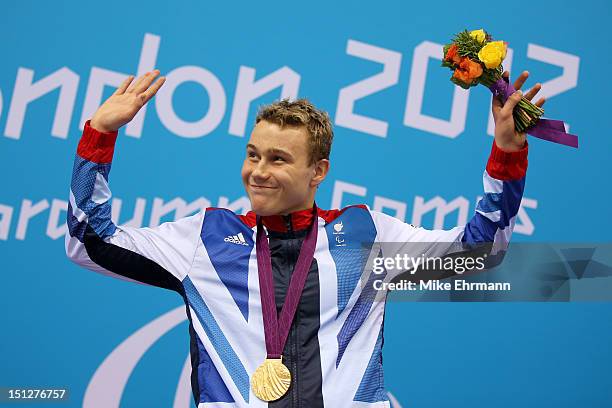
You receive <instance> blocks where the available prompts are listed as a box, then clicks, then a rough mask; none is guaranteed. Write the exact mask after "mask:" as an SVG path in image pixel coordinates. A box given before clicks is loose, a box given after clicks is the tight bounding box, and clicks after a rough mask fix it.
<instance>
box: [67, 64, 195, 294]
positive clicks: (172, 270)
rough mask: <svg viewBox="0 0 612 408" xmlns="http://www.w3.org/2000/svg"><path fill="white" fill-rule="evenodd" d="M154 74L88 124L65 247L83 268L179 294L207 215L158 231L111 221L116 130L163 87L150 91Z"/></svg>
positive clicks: (124, 87)
mask: <svg viewBox="0 0 612 408" xmlns="http://www.w3.org/2000/svg"><path fill="white" fill-rule="evenodd" d="M156 75H157V74H156V71H154V72H152V73H148V74H146V75H144V76H143V77H141V78H139V79H138V80H137V81H136V82H135V83H134V84H133V85H132V86H131V87H129V85H130V83H131V81H132V77H130V78H128V79H127V80H126V81H125V82H124V83H123V84H122V85H121V86H120V87H119V88H118V89H117V91H116V92H115V93H114V94H113V95H112V96H111V97H110V98H109V99H108V100H107V101H105V103H104V104H103V105H102V106H101V107H100V108H99V109H98V111H97V112H96V114H95V115H94V118H93V119H92V120H91V121H88V122H87V123H86V125H85V128H84V130H83V135H82V137H81V140H80V141H79V146H78V148H77V155H76V158H75V161H74V168H73V172H72V181H71V185H70V201H69V205H68V215H67V224H68V232H67V234H66V241H65V243H66V245H65V246H66V254H67V255H68V257H69V258H70V259H71V260H72V261H73V262H75V263H77V264H78V265H80V266H83V267H85V268H88V269H91V270H93V271H96V272H99V273H102V274H105V275H110V276H114V277H118V278H121V279H125V280H131V281H137V282H142V283H146V284H149V285H154V286H159V287H163V288H167V289H173V290H177V289H178V288H180V282H181V281H182V280H183V278H184V277H185V275H186V274H187V273H188V272H189V268H190V266H191V263H192V261H193V256H194V254H195V249H196V247H197V243H198V240H199V235H200V230H201V226H202V221H203V213H202V212H200V213H198V214H196V215H193V216H191V217H186V218H183V219H181V220H178V221H175V222H168V223H164V224H162V225H160V226H158V227H156V228H131V227H122V226H116V225H115V224H114V223H113V221H112V220H111V192H110V189H109V186H108V179H109V173H110V169H111V163H112V158H113V152H114V148H115V142H116V139H117V131H118V129H119V128H120V127H121V126H123V125H124V124H126V123H127V122H129V121H130V120H131V119H132V118H133V117H134V116H135V115H136V113H137V112H138V110H139V109H140V108H141V107H142V106H143V105H144V104H145V103H146V102H147V101H148V100H150V99H151V98H152V97H153V95H155V92H157V90H158V89H159V88H160V87H161V85H162V84H163V77H162V78H160V79H159V80H158V81H157V82H156V83H155V84H154V85H153V86H151V87H149V86H150V85H151V83H152V82H153V79H154V78H155V76H156ZM128 87H129V88H128ZM94 123H95V125H94Z"/></svg>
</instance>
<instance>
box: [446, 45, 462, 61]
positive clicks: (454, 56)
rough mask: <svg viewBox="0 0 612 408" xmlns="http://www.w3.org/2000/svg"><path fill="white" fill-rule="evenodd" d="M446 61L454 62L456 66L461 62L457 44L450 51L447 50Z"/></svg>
mask: <svg viewBox="0 0 612 408" xmlns="http://www.w3.org/2000/svg"><path fill="white" fill-rule="evenodd" d="M444 60H446V61H452V62H453V64H455V65H457V64H459V63H460V62H461V57H460V56H459V53H458V52H457V44H453V45H451V46H450V47H449V48H448V50H446V56H445V57H444Z"/></svg>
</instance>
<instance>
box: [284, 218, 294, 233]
mask: <svg viewBox="0 0 612 408" xmlns="http://www.w3.org/2000/svg"><path fill="white" fill-rule="evenodd" d="M283 218H284V219H285V227H286V228H287V232H293V225H291V214H287V215H283Z"/></svg>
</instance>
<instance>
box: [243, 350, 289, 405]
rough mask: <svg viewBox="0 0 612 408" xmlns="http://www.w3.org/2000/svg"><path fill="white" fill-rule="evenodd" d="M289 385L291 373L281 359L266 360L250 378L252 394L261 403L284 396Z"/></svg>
mask: <svg viewBox="0 0 612 408" xmlns="http://www.w3.org/2000/svg"><path fill="white" fill-rule="evenodd" d="M290 384H291V373H290V372H289V369H288V368H287V367H286V366H285V365H284V364H283V360H282V357H281V358H266V359H265V360H264V362H263V363H262V364H261V365H260V366H259V367H257V370H255V372H254V373H253V376H252V377H251V388H252V389H253V394H255V395H256V396H257V398H259V399H260V400H262V401H267V402H270V401H275V400H277V399H279V398H280V397H282V396H283V395H285V394H286V393H287V390H288V389H289V385H290Z"/></svg>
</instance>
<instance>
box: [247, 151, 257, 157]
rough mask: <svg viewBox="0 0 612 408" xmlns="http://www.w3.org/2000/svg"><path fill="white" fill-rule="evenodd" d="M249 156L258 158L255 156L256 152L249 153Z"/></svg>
mask: <svg viewBox="0 0 612 408" xmlns="http://www.w3.org/2000/svg"><path fill="white" fill-rule="evenodd" d="M247 156H248V157H256V156H257V155H256V154H255V152H247Z"/></svg>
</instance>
